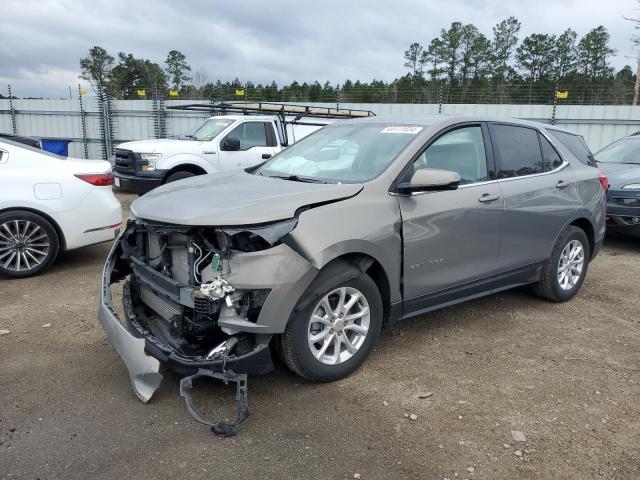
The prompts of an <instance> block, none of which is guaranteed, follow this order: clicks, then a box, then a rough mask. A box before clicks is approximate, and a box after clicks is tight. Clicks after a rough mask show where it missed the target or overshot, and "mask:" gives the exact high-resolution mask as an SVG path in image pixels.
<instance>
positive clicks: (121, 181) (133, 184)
mask: <svg viewBox="0 0 640 480" xmlns="http://www.w3.org/2000/svg"><path fill="white" fill-rule="evenodd" d="M166 173H167V170H153V171H147V172H144V174H143V173H138V174H135V175H127V174H124V173H120V172H118V171H114V172H113V186H114V187H116V188H118V189H120V190H123V191H125V192H131V193H137V194H139V195H144V194H145V193H147V192H148V191H150V190H153V189H154V188H156V187H159V186H160V185H162V182H163V181H164V176H165V174H166Z"/></svg>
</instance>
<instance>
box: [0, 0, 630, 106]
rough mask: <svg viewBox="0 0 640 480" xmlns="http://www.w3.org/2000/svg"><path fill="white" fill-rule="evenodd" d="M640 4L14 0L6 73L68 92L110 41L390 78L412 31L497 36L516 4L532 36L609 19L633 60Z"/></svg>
mask: <svg viewBox="0 0 640 480" xmlns="http://www.w3.org/2000/svg"><path fill="white" fill-rule="evenodd" d="M635 7H636V2H635V0H622V1H618V2H615V4H614V2H603V1H601V0H565V1H563V2H558V1H556V0H538V1H535V2H504V1H503V0H446V1H445V0H440V1H438V2H416V1H410V0H394V1H393V2H389V1H388V0H387V1H375V0H371V1H365V0H352V1H344V0H323V1H319V2H300V1H298V2H294V1H282V0H271V1H269V2H264V1H258V0H245V1H244V2H228V1H223V0H215V1H211V0H191V1H184V2H175V1H172V2H169V1H165V0H162V1H161V0H138V1H137V2H135V3H132V2H130V1H126V0H94V1H71V0H3V7H2V12H3V18H4V19H10V21H5V22H3V28H2V33H0V36H1V40H2V41H0V79H1V81H3V82H5V83H11V84H12V87H13V90H14V92H15V93H16V94H17V95H20V96H27V95H32V96H53V97H55V96H66V95H67V94H68V87H69V85H71V86H72V88H76V85H77V84H78V83H79V80H78V78H77V76H78V74H79V65H78V62H79V59H80V58H81V57H83V56H85V55H86V54H87V51H88V50H89V48H90V47H92V46H94V45H101V46H103V47H104V48H106V49H107V50H108V51H109V52H110V53H111V54H112V55H114V56H115V54H116V53H117V52H119V51H124V52H131V53H133V54H134V55H135V56H136V57H143V58H149V59H151V60H153V61H156V62H158V63H160V64H162V63H163V61H164V59H165V57H166V54H167V52H168V51H169V50H172V49H177V50H180V51H182V52H183V53H185V55H186V56H187V59H188V61H189V62H190V64H191V66H192V68H193V70H194V71H196V70H201V69H203V70H204V71H206V72H207V75H208V78H209V79H210V80H213V79H218V78H220V79H222V80H231V79H233V78H234V77H236V76H237V77H239V78H240V79H241V80H243V81H247V80H252V81H254V82H262V83H265V82H271V81H272V80H275V81H276V82H278V83H280V84H282V83H285V82H286V83H288V82H291V81H293V80H298V81H307V82H309V81H315V80H318V81H320V82H324V81H326V80H329V81H331V82H332V83H334V84H335V83H342V82H343V81H344V80H345V79H347V78H349V79H351V80H357V79H359V80H363V81H370V80H371V79H373V78H376V79H383V80H387V81H389V80H392V79H394V78H396V77H397V76H399V75H401V74H403V73H404V70H405V69H404V67H403V60H402V54H403V52H404V50H405V49H406V47H407V46H408V45H409V44H410V43H411V42H414V41H418V42H421V43H422V44H428V43H429V42H430V40H431V39H432V38H433V37H435V36H437V35H438V34H439V31H440V29H441V28H443V27H447V26H448V25H449V24H450V23H451V22H452V21H458V20H459V21H462V22H464V23H474V24H475V25H477V26H478V28H479V29H480V30H481V31H482V32H484V33H485V34H486V35H488V36H490V35H491V28H492V26H493V25H495V24H496V23H497V22H498V21H500V20H501V19H503V18H505V17H507V16H510V15H513V16H515V17H517V18H519V19H520V21H521V22H522V32H521V38H522V37H524V36H525V35H527V34H529V33H534V32H540V33H556V34H559V33H561V32H562V31H563V30H565V29H566V28H567V27H568V26H571V27H572V28H574V29H575V30H576V31H577V32H578V34H579V35H583V34H584V33H586V32H587V31H589V30H590V29H591V28H593V27H596V26H598V25H604V26H605V27H606V28H607V29H608V30H609V32H610V33H611V44H612V46H613V47H614V48H616V49H617V50H618V55H617V57H616V58H615V59H614V65H615V67H616V68H620V67H621V66H623V65H624V64H627V63H630V62H631V61H630V60H629V59H628V58H626V56H628V55H630V54H631V53H632V48H631V47H632V45H631V42H630V40H629V39H630V37H631V36H632V35H633V33H634V25H633V24H632V23H631V22H628V21H626V20H624V19H623V17H622V16H623V14H624V15H631V16H633V15H634V14H635V15H638V16H640V14H639V13H638V12H637V11H634V8H635ZM1 88H2V87H0V91H2V90H1Z"/></svg>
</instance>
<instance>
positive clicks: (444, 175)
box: [396, 168, 460, 194]
mask: <svg viewBox="0 0 640 480" xmlns="http://www.w3.org/2000/svg"><path fill="white" fill-rule="evenodd" d="M459 184H460V174H459V173H457V172H451V171H449V170H437V169H435V168H421V169H420V170H416V171H415V172H414V174H413V176H412V177H411V180H409V181H403V182H400V183H398V185H397V186H396V192H398V193H404V194H411V193H417V192H439V191H442V190H455V189H457V188H458V185H459Z"/></svg>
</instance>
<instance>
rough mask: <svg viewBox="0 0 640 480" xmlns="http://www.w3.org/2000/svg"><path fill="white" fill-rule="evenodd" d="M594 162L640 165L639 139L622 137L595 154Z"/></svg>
mask: <svg viewBox="0 0 640 480" xmlns="http://www.w3.org/2000/svg"><path fill="white" fill-rule="evenodd" d="M595 157H596V162H605V163H633V164H636V165H640V139H637V138H623V139H622V140H618V141H617V142H614V143H612V144H611V145H608V146H606V147H604V148H603V149H602V150H600V151H599V152H598V153H596V154H595Z"/></svg>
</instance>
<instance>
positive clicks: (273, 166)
mask: <svg viewBox="0 0 640 480" xmlns="http://www.w3.org/2000/svg"><path fill="white" fill-rule="evenodd" d="M424 128H425V126H419V125H386V124H380V123H366V124H350V123H346V124H334V125H330V126H327V127H324V128H321V129H320V130H318V131H316V132H315V133H313V134H311V135H309V136H307V137H305V138H303V139H302V140H300V141H299V142H297V143H294V144H293V145H291V146H290V147H289V148H287V149H286V150H283V151H282V152H280V153H278V154H277V155H276V156H274V157H273V158H272V159H271V160H269V161H268V162H266V163H265V164H263V165H262V166H261V167H260V168H259V169H258V170H256V171H255V172H254V173H256V174H258V175H265V176H272V177H289V178H291V177H297V178H299V179H301V181H318V182H326V183H362V182H367V181H369V180H372V179H373V178H375V177H377V176H378V175H380V174H381V173H382V172H383V171H384V170H386V169H387V167H388V166H389V165H391V164H392V163H393V161H394V160H395V159H396V158H397V157H398V155H399V154H400V153H401V152H402V151H403V150H404V149H405V148H407V146H408V145H409V144H410V143H411V142H412V141H413V140H414V139H415V138H416V136H417V135H418V134H419V133H420V132H421V131H422V130H423V129H424Z"/></svg>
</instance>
